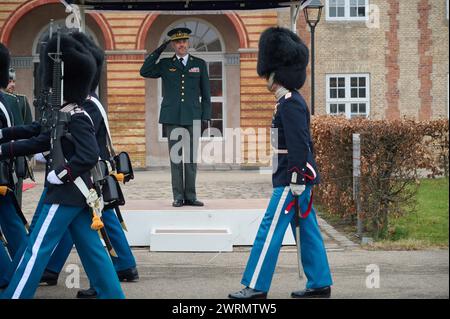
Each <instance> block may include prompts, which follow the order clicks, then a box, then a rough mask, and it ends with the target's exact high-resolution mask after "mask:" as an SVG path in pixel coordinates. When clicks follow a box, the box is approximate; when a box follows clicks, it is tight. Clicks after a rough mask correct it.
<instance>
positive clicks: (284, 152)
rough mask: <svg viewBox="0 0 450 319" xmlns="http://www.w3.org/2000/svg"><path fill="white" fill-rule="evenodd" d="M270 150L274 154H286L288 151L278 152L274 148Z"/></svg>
mask: <svg viewBox="0 0 450 319" xmlns="http://www.w3.org/2000/svg"><path fill="white" fill-rule="evenodd" d="M272 150H273V152H274V153H275V154H287V153H288V150H279V149H276V148H273V149H272Z"/></svg>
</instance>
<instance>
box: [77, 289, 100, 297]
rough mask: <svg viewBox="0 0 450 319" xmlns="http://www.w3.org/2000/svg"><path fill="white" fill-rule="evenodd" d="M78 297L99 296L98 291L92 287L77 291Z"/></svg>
mask: <svg viewBox="0 0 450 319" xmlns="http://www.w3.org/2000/svg"><path fill="white" fill-rule="evenodd" d="M77 298H79V299H95V298H97V291H95V289H94V288H92V287H90V288H89V289H81V290H78V292H77Z"/></svg>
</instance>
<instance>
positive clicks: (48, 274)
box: [40, 269, 59, 286]
mask: <svg viewBox="0 0 450 319" xmlns="http://www.w3.org/2000/svg"><path fill="white" fill-rule="evenodd" d="M58 277H59V274H58V273H57V272H54V271H51V270H48V269H45V271H44V273H43V274H42V277H41V281H40V283H41V284H47V286H56V285H57V284H58Z"/></svg>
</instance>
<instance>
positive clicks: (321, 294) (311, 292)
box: [291, 286, 331, 299]
mask: <svg viewBox="0 0 450 319" xmlns="http://www.w3.org/2000/svg"><path fill="white" fill-rule="evenodd" d="M330 296H331V287H329V286H328V287H322V288H308V289H305V290H299V291H294V292H292V293H291V297H292V298H298V299H300V298H330Z"/></svg>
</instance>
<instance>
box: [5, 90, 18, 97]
mask: <svg viewBox="0 0 450 319" xmlns="http://www.w3.org/2000/svg"><path fill="white" fill-rule="evenodd" d="M3 93H5V94H6V95H9V96H12V97H15V98H17V95H16V94H12V93H9V92H7V91H3Z"/></svg>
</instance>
